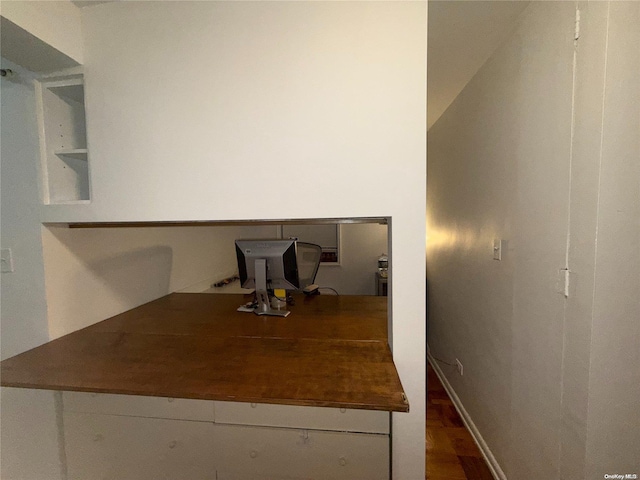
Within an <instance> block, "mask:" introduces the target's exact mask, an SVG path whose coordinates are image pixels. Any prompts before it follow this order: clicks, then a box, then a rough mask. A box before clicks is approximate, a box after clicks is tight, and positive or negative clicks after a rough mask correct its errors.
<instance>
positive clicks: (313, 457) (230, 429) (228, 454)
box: [214, 425, 389, 480]
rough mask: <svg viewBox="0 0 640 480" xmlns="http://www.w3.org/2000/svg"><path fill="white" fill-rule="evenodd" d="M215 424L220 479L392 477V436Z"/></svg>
mask: <svg viewBox="0 0 640 480" xmlns="http://www.w3.org/2000/svg"><path fill="white" fill-rule="evenodd" d="M215 427H216V430H215V442H214V444H215V448H214V451H215V456H216V467H217V471H218V479H219V480H220V479H233V480H267V479H269V480H298V479H300V480H302V479H304V480H311V479H317V480H338V479H340V480H389V436H388V435H381V434H361V433H346V432H345V433H339V432H325V431H316V430H296V429H286V428H271V427H248V426H237V425H216V426H215Z"/></svg>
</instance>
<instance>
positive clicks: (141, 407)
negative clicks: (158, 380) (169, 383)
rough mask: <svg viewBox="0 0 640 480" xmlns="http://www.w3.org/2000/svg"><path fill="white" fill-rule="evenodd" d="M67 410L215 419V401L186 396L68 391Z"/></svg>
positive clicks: (65, 403) (64, 400)
mask: <svg viewBox="0 0 640 480" xmlns="http://www.w3.org/2000/svg"><path fill="white" fill-rule="evenodd" d="M63 402H64V411H65V412H73V413H100V414H104V415H124V416H133V417H151V418H172V419H176V420H201V421H209V422H213V411H214V410H213V402H211V401H208V400H190V399H186V398H166V397H145V396H133V395H112V394H105V393H87V392H64V394H63Z"/></svg>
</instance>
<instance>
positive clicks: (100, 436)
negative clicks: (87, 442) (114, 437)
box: [93, 433, 104, 442]
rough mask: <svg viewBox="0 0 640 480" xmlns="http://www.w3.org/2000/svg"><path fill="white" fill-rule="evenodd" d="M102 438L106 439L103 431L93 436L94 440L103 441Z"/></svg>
mask: <svg viewBox="0 0 640 480" xmlns="http://www.w3.org/2000/svg"><path fill="white" fill-rule="evenodd" d="M102 440H104V436H103V435H102V434H101V433H98V434H97V435H94V437H93V441H94V442H101V441H102Z"/></svg>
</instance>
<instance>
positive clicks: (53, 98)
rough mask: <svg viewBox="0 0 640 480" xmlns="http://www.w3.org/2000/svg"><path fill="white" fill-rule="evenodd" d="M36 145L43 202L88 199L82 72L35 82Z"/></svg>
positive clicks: (87, 157) (87, 162) (89, 196)
mask: <svg viewBox="0 0 640 480" xmlns="http://www.w3.org/2000/svg"><path fill="white" fill-rule="evenodd" d="M38 83H39V106H38V107H39V108H38V110H39V111H38V117H39V121H40V146H41V156H42V175H43V194H44V195H43V196H44V198H43V200H44V203H45V204H72V203H87V202H89V201H90V200H91V193H90V188H89V187H90V184H89V153H88V150H87V132H86V120H85V109H84V79H83V76H82V74H74V75H66V76H59V77H55V76H54V77H47V78H44V79H41V80H40V81H39V82H38Z"/></svg>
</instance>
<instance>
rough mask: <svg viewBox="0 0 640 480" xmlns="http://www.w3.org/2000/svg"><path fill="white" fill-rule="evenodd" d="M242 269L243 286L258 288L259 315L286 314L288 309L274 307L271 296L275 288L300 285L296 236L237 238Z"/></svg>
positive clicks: (239, 263) (293, 288) (240, 274)
mask: <svg viewBox="0 0 640 480" xmlns="http://www.w3.org/2000/svg"><path fill="white" fill-rule="evenodd" d="M236 257H237V259H238V273H239V276H240V283H241V285H242V287H243V288H255V289H256V299H257V301H258V306H257V307H256V309H255V310H254V313H256V314H257V315H274V316H279V317H286V316H287V315H288V314H289V313H290V312H288V311H287V310H279V309H272V308H271V302H270V297H271V296H272V295H273V294H272V293H270V292H273V290H275V289H285V290H296V289H298V288H300V280H299V277H298V262H297V245H296V241H295V240H290V239H289V240H281V239H251V240H236Z"/></svg>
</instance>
